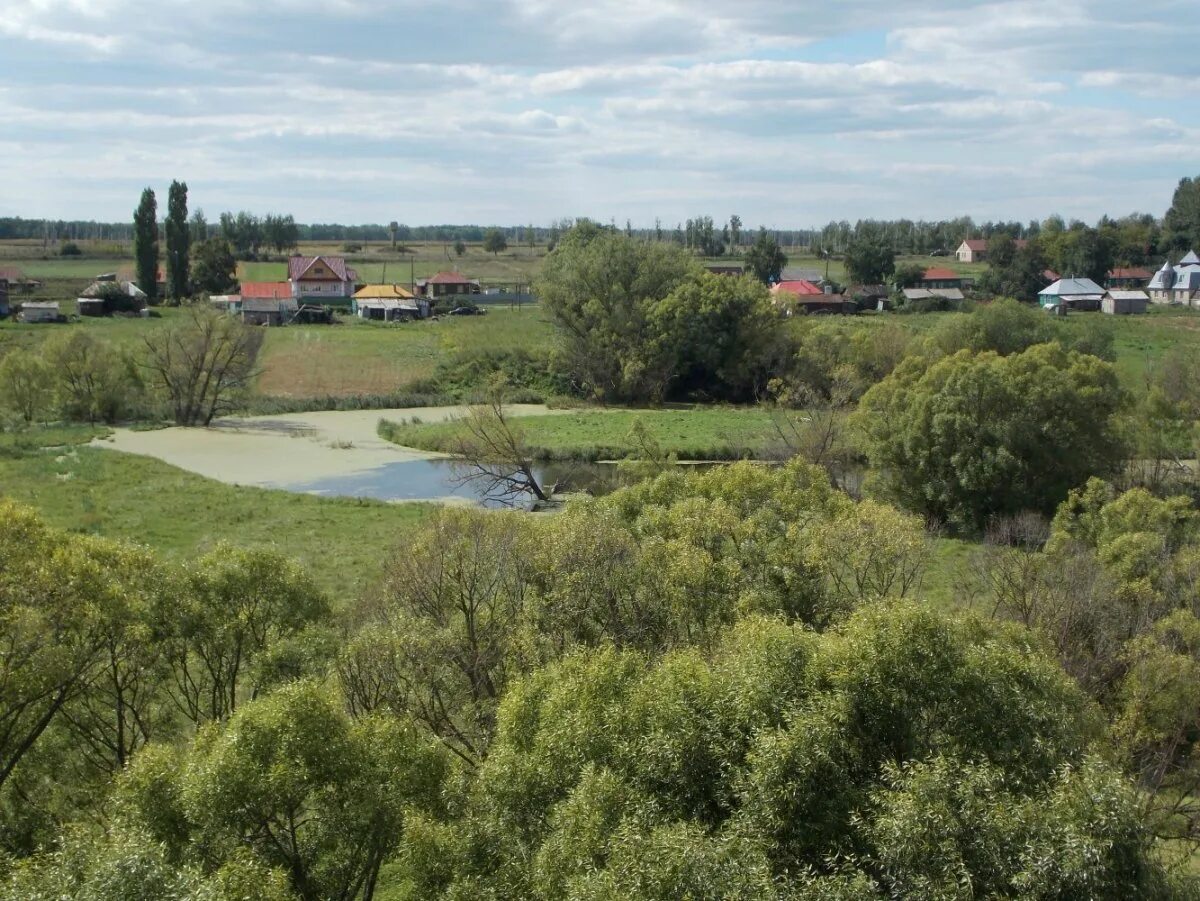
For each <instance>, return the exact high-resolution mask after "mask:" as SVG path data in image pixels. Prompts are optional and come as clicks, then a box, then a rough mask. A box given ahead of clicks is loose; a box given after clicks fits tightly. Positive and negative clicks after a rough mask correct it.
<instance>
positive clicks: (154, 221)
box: [133, 188, 158, 303]
mask: <svg viewBox="0 0 1200 901" xmlns="http://www.w3.org/2000/svg"><path fill="white" fill-rule="evenodd" d="M133 259H134V264H135V267H136V269H137V285H138V287H139V288H141V289H142V290H143V291H145V292H146V297H147V298H148V299H149V300H150V303H154V302H155V301H156V300H158V203H157V201H155V199H154V191H153V190H151V189H150V188H146V189H145V190H143V191H142V198H141V200H140V201H139V202H138V206H137V209H136V210H134V212H133Z"/></svg>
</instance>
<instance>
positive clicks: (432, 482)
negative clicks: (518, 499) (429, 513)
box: [274, 459, 622, 507]
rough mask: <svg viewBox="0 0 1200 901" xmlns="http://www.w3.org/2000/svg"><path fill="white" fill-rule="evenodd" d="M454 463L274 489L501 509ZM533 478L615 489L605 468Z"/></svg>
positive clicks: (406, 465)
mask: <svg viewBox="0 0 1200 901" xmlns="http://www.w3.org/2000/svg"><path fill="white" fill-rule="evenodd" d="M458 473H459V470H457V469H456V467H455V464H454V461H453V460H446V459H434V460H403V461H398V462H395V463H385V464H383V465H382V466H377V467H375V468H374V469H368V470H360V471H356V472H348V473H343V474H336V475H332V474H331V475H327V476H323V477H321V478H317V479H313V480H312V481H309V482H299V483H297V482H289V483H288V484H286V485H283V484H280V485H278V486H274V487H280V488H286V490H288V491H301V492H305V493H309V494H319V495H325V496H330V497H364V498H373V499H375V500H380V501H393V502H394V501H419V500H443V501H444V500H460V501H462V502H464V503H481V504H483V505H484V506H486V507H502V506H505V505H504V504H502V503H500V502H498V501H496V500H494V499H489V498H486V497H484V496H483V494H482V491H483V486H482V485H480V484H479V483H477V482H467V483H465V484H463V483H462V482H461V481H460V480H459V478H458V477H457V476H458ZM534 474H535V475H536V476H537V478H538V481H539V482H540V483H541V484H542V485H545V486H557V487H558V489H559V490H569V491H586V492H587V493H589V494H594V495H597V496H599V495H603V494H608V493H609V492H611V491H613V490H615V489H616V488H618V487H619V486H620V485H621V483H622V479H621V475H620V472H619V470H618V468H617V467H616V466H615V465H612V464H606V463H574V464H560V463H553V464H547V465H545V466H537V467H535V469H534Z"/></svg>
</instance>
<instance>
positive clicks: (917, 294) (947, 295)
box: [901, 288, 963, 301]
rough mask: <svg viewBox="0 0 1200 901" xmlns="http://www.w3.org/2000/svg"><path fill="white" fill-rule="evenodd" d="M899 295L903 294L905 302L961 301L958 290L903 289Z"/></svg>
mask: <svg viewBox="0 0 1200 901" xmlns="http://www.w3.org/2000/svg"><path fill="white" fill-rule="evenodd" d="M901 293H903V294H904V300H905V301H912V300H933V299H934V298H935V297H939V298H941V299H942V300H954V301H960V300H962V299H963V293H962V290H961V289H959V288H905V289H904V290H903V292H901Z"/></svg>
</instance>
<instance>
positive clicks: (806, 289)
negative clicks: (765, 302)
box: [771, 279, 825, 297]
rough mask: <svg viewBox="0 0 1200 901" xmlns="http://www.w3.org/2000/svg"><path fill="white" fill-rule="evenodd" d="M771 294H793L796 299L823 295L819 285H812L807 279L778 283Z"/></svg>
mask: <svg viewBox="0 0 1200 901" xmlns="http://www.w3.org/2000/svg"><path fill="white" fill-rule="evenodd" d="M771 293H772V294H781V293H782V294H794V295H796V296H797V297H812V296H814V295H817V294H824V293H825V292H824V291H822V290H821V287H820V286H819V285H814V284H813V283H812V282H810V281H808V280H807V279H798V280H796V281H786V282H779V283H777V284H776V285H774V286H773V287H772V288H771Z"/></svg>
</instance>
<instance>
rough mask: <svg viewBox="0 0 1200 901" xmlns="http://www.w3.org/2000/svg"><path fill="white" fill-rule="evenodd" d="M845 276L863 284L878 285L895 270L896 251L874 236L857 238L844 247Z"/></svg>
mask: <svg viewBox="0 0 1200 901" xmlns="http://www.w3.org/2000/svg"><path fill="white" fill-rule="evenodd" d="M845 266H846V278H848V279H849V280H850V281H851V282H853V283H856V284H863V285H878V284H880V283H881V282H884V281H886V280H887V278H888V276H890V275H891V274H892V273H893V272H895V271H896V251H895V250H893V249H892V247H891V245H890V244H886V243H885V242H884V241H882V240H879V239H874V238H864V239H861V240H857V241H855V242H854V243H852V244H851V245H850V246H849V247H847V248H846V259H845Z"/></svg>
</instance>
